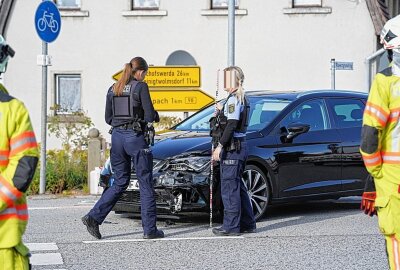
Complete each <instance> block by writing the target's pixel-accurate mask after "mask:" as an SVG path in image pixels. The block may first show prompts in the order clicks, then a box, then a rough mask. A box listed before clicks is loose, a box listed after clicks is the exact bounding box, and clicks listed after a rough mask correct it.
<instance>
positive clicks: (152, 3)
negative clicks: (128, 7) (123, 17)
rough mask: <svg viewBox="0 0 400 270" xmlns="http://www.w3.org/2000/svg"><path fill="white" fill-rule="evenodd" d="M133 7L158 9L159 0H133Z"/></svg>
mask: <svg viewBox="0 0 400 270" xmlns="http://www.w3.org/2000/svg"><path fill="white" fill-rule="evenodd" d="M132 6H133V9H159V8H160V0H133V1H132Z"/></svg>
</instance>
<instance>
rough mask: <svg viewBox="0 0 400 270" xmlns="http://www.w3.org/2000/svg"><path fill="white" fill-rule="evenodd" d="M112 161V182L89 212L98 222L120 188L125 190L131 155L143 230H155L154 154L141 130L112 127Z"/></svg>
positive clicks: (115, 199)
mask: <svg viewBox="0 0 400 270" xmlns="http://www.w3.org/2000/svg"><path fill="white" fill-rule="evenodd" d="M111 143H112V145H111V164H112V168H113V171H114V183H113V185H112V186H111V187H109V188H108V189H107V190H106V191H105V192H104V193H103V194H102V196H101V197H100V199H99V201H98V202H97V203H96V205H95V206H94V207H93V209H92V210H91V211H90V212H89V215H90V216H91V217H93V218H94V219H95V220H96V221H97V222H98V223H99V224H101V223H102V222H103V221H104V219H105V218H106V216H107V215H108V213H109V212H110V211H111V210H112V208H113V207H114V205H115V203H116V202H117V201H118V199H119V198H120V196H121V194H122V192H124V191H125V190H126V188H127V187H128V185H129V182H130V176H131V158H132V161H133V164H134V167H135V171H136V175H137V178H138V180H139V191H140V202H141V217H142V226H143V230H144V234H154V233H156V231H157V227H156V220H157V216H156V201H155V191H154V181H153V154H152V153H151V149H150V148H149V146H148V145H147V144H146V143H145V140H144V137H143V133H136V132H134V131H133V130H132V129H121V128H114V129H113V133H112V136H111Z"/></svg>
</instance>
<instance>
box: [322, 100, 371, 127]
mask: <svg viewBox="0 0 400 270" xmlns="http://www.w3.org/2000/svg"><path fill="white" fill-rule="evenodd" d="M329 106H330V107H331V108H332V109H333V117H334V119H335V122H336V125H337V127H338V128H350V127H361V126H362V117H363V112H364V107H365V105H364V103H363V102H362V101H361V100H359V99H341V98H340V99H339V98H337V99H336V98H335V99H330V100H329Z"/></svg>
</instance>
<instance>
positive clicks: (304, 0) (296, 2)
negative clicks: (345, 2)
mask: <svg viewBox="0 0 400 270" xmlns="http://www.w3.org/2000/svg"><path fill="white" fill-rule="evenodd" d="M321 6H322V0H293V7H321Z"/></svg>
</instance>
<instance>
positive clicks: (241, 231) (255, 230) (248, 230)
mask: <svg viewBox="0 0 400 270" xmlns="http://www.w3.org/2000/svg"><path fill="white" fill-rule="evenodd" d="M256 232H257V229H256V228H244V229H240V233H256Z"/></svg>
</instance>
